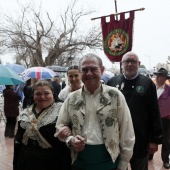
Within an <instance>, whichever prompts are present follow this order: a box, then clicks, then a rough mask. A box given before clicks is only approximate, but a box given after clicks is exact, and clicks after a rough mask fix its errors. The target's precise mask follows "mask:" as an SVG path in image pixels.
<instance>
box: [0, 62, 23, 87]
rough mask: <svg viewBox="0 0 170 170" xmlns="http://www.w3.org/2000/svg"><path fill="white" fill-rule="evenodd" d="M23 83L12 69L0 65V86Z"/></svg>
mask: <svg viewBox="0 0 170 170" xmlns="http://www.w3.org/2000/svg"><path fill="white" fill-rule="evenodd" d="M22 83H25V82H24V80H22V78H21V77H20V76H19V75H18V74H17V73H15V72H14V71H13V70H12V69H10V68H8V67H6V66H4V65H2V64H0V85H18V84H22Z"/></svg>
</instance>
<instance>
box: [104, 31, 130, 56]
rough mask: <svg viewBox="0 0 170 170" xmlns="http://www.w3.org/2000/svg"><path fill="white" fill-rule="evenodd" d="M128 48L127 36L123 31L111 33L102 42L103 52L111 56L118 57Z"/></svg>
mask: <svg viewBox="0 0 170 170" xmlns="http://www.w3.org/2000/svg"><path fill="white" fill-rule="evenodd" d="M128 46H129V35H128V33H127V32H126V31H124V30H123V29H115V30H113V31H111V32H110V33H109V34H108V36H107V37H106V39H105V41H104V48H105V50H106V51H107V52H108V53H109V54H110V55H113V56H119V55H122V54H124V53H125V52H126V51H127V48H128Z"/></svg>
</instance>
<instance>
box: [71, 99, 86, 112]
mask: <svg viewBox="0 0 170 170" xmlns="http://www.w3.org/2000/svg"><path fill="white" fill-rule="evenodd" d="M83 105H84V102H83V101H82V100H79V101H78V102H77V103H75V104H74V105H73V109H74V110H79V109H80V108H81V107H82V106H83Z"/></svg>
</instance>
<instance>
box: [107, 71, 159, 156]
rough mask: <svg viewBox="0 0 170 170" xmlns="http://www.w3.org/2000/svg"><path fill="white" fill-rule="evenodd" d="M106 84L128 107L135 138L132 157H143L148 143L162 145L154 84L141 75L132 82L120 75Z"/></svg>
mask: <svg viewBox="0 0 170 170" xmlns="http://www.w3.org/2000/svg"><path fill="white" fill-rule="evenodd" d="M107 84H108V85H109V86H114V87H117V88H119V90H121V92H122V93H123V94H124V96H125V98H126V102H127V104H128V106H129V109H130V112H131V116H132V122H133V126H134V131H135V136H136V142H135V146H134V153H133V157H135V158H142V157H145V156H146V155H147V147H148V144H149V143H150V142H152V143H156V144H161V143H162V125H161V119H160V112H159V107H158V102H157V93H156V86H155V84H154V83H153V82H152V80H151V79H149V78H148V77H146V76H143V75H141V74H139V75H138V76H137V77H136V78H135V79H133V80H127V79H125V77H124V76H123V74H121V75H119V76H117V77H112V78H111V79H110V80H109V81H108V83H107Z"/></svg>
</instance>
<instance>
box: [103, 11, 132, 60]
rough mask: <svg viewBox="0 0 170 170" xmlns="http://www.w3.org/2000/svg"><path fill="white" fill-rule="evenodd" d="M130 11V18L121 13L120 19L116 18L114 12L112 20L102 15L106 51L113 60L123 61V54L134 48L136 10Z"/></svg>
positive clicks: (111, 16)
mask: <svg viewBox="0 0 170 170" xmlns="http://www.w3.org/2000/svg"><path fill="white" fill-rule="evenodd" d="M129 13H130V15H129V18H125V13H120V20H116V19H115V17H116V16H115V15H114V14H113V15H110V22H106V17H101V26H102V35H103V47H104V52H105V54H106V55H107V57H108V58H109V60H110V61H111V62H119V61H121V60H122V56H123V55H124V54H125V53H126V52H128V51H131V49H132V37H133V36H132V34H133V21H134V11H130V12H129Z"/></svg>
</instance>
